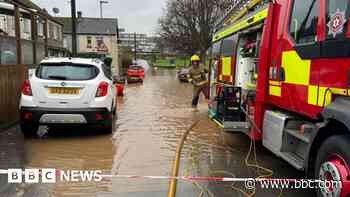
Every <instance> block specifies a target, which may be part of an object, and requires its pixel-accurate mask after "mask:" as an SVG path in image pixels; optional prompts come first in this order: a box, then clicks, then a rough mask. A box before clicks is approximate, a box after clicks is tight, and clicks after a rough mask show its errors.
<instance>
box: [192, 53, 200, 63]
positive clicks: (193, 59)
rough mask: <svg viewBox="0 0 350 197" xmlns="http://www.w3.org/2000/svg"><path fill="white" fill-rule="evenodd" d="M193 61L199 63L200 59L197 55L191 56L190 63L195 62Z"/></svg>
mask: <svg viewBox="0 0 350 197" xmlns="http://www.w3.org/2000/svg"><path fill="white" fill-rule="evenodd" d="M195 61H201V59H200V58H199V56H198V55H193V56H192V57H191V62H195Z"/></svg>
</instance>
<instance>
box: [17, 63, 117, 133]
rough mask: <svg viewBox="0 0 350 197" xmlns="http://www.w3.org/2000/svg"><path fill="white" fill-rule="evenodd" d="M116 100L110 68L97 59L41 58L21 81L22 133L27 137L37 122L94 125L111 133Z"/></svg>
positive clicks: (36, 125)
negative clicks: (35, 66)
mask: <svg viewBox="0 0 350 197" xmlns="http://www.w3.org/2000/svg"><path fill="white" fill-rule="evenodd" d="M116 101H117V100H116V92H115V87H114V85H113V81H112V76H111V72H110V68H108V67H107V66H106V65H105V64H104V63H103V62H102V61H101V60H98V59H81V58H49V59H45V60H43V61H42V62H41V63H40V65H39V66H38V67H37V68H36V69H35V71H34V72H33V74H32V75H31V76H30V77H29V79H28V80H26V81H25V82H24V84H23V88H22V96H21V101H20V114H21V116H20V118H21V128H22V132H23V134H24V135H25V136H28V137H29V136H33V135H35V134H36V131H37V129H38V126H39V125H94V126H98V127H100V128H101V129H102V131H104V132H109V133H111V132H112V125H113V115H115V113H116V106H117V105H116Z"/></svg>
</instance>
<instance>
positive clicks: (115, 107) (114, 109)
mask: <svg viewBox="0 0 350 197" xmlns="http://www.w3.org/2000/svg"><path fill="white" fill-rule="evenodd" d="M112 113H113V116H115V115H117V105H113V111H112Z"/></svg>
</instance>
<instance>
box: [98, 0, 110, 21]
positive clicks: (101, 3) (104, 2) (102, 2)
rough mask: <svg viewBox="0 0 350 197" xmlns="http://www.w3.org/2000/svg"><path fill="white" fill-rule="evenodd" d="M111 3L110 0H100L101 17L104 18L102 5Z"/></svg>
mask: <svg viewBox="0 0 350 197" xmlns="http://www.w3.org/2000/svg"><path fill="white" fill-rule="evenodd" d="M107 3H109V2H108V1H104V0H100V17H101V18H103V14H102V5H103V4H107Z"/></svg>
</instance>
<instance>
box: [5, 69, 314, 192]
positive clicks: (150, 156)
mask: <svg viewBox="0 0 350 197" xmlns="http://www.w3.org/2000/svg"><path fill="white" fill-rule="evenodd" d="M191 96H192V87H191V85H190V84H184V83H180V82H179V81H178V80H177V79H176V71H168V70H152V69H150V70H149V72H148V73H147V75H146V79H145V81H144V84H132V85H128V86H127V87H126V94H125V97H121V98H119V100H118V118H117V119H116V120H115V129H114V132H113V134H111V135H104V134H100V132H99V131H98V130H93V129H89V128H74V127H65V128H64V127H63V128H50V130H49V134H48V135H47V136H45V137H44V138H40V139H24V138H23V136H22V135H21V132H20V129H19V128H18V127H13V128H11V129H9V130H8V131H6V132H3V133H0V169H8V168H17V167H23V168H55V169H61V170H73V169H76V170H103V171H104V173H107V174H110V175H138V176H149V175H152V176H170V175H171V170H172V163H173V160H174V158H175V153H176V147H177V144H178V141H179V140H180V138H181V136H182V134H183V133H184V132H185V131H186V129H187V128H188V127H189V126H190V125H191V124H193V123H194V122H195V121H197V120H199V121H200V122H199V124H198V126H197V127H195V128H194V129H193V131H191V132H190V134H189V136H188V139H187V140H186V142H185V146H184V149H183V151H182V155H181V165H180V172H179V174H180V176H216V177H217V176H219V177H241V178H250V177H257V176H259V175H262V174H267V173H268V172H266V171H263V170H258V169H257V168H254V167H248V166H247V165H246V163H245V157H246V156H247V153H248V152H249V150H250V140H249V138H248V137H247V136H245V135H243V134H229V133H225V132H223V131H222V130H220V129H219V128H218V127H217V126H216V125H215V123H213V122H212V121H211V120H210V119H209V118H208V111H207V110H208V109H207V102H206V101H205V99H204V98H201V100H200V102H201V104H200V105H199V111H198V112H194V111H193V110H192V109H191ZM256 151H257V158H256V161H257V163H258V164H259V165H260V166H263V167H264V168H267V169H270V170H271V171H272V172H273V176H272V177H274V178H303V173H302V172H298V171H297V170H295V169H294V168H292V167H291V166H290V165H288V164H287V163H286V162H284V161H282V160H281V159H279V158H277V157H275V156H274V155H273V154H272V153H271V152H269V151H267V150H266V149H265V148H263V147H262V145H261V143H257V144H256ZM249 162H250V163H255V159H254V157H251V158H250V159H249ZM6 180H7V177H6V176H4V175H0V197H3V196H5V197H7V196H8V197H14V196H16V197H22V196H24V197H37V196H40V197H46V196H47V197H51V196H55V197H61V196H62V197H66V196H68V197H70V196H72V197H73V196H74V197H75V196H84V197H85V196H87V197H90V196H91V197H95V196H96V197H110V196H114V197H115V196H118V197H144V196H145V197H148V196H149V197H158V196H159V197H161V196H162V197H163V196H167V192H168V187H169V180H167V179H163V180H152V179H126V178H117V177H114V178H109V179H104V180H103V181H101V182H57V183H55V184H20V185H10V184H6V182H7V181H6ZM5 191H6V192H5ZM249 192H251V191H248V190H246V189H245V187H244V184H242V183H240V184H238V183H236V184H232V183H221V182H217V181H197V182H195V181H179V182H178V188H177V196H179V197H180V196H181V197H191V196H196V197H197V196H209V197H212V196H215V197H216V196H217V197H226V196H230V197H231V196H246V193H249ZM281 195H282V196H287V197H288V196H290V197H291V196H298V197H303V196H305V197H306V196H314V193H313V191H309V190H294V191H293V190H288V191H282V192H281V191H280V190H261V189H258V190H257V191H256V195H255V196H264V197H265V196H267V197H269V196H281Z"/></svg>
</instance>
